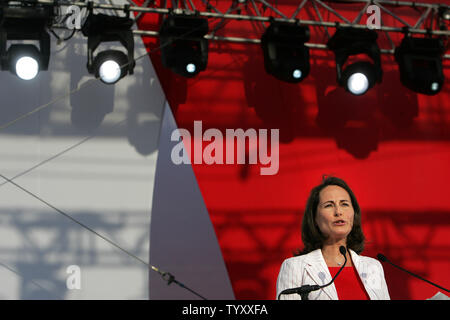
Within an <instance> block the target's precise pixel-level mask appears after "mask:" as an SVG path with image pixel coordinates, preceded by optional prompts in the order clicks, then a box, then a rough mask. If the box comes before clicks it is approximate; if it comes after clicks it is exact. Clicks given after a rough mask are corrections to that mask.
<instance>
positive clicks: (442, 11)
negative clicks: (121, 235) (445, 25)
mask: <svg viewBox="0 0 450 320" xmlns="http://www.w3.org/2000/svg"><path fill="white" fill-rule="evenodd" d="M439 15H440V17H441V18H442V19H444V20H447V21H450V7H447V6H442V7H440V8H439Z"/></svg>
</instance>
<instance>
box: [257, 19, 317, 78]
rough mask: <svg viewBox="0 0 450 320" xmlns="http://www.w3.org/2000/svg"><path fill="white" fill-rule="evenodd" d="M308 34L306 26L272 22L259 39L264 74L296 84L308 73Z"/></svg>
mask: <svg viewBox="0 0 450 320" xmlns="http://www.w3.org/2000/svg"><path fill="white" fill-rule="evenodd" d="M309 37H310V32H309V28H308V27H306V26H299V25H298V24H293V23H285V22H272V23H271V24H270V26H269V27H268V28H267V30H266V31H265V32H264V34H263V35H262V37H261V47H262V49H263V53H264V66H265V69H266V72H267V73H269V74H271V75H273V76H274V77H275V78H277V79H279V80H282V81H286V82H291V83H298V82H301V81H302V80H303V79H305V78H306V77H307V76H308V74H309V71H310V62H309V48H308V47H306V46H305V43H306V42H307V41H309Z"/></svg>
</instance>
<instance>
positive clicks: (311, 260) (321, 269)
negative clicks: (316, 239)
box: [304, 249, 338, 300]
mask: <svg viewBox="0 0 450 320" xmlns="http://www.w3.org/2000/svg"><path fill="white" fill-rule="evenodd" d="M304 261H305V263H306V272H308V274H309V276H310V277H311V278H312V279H313V280H314V282H315V283H316V284H317V285H319V286H322V285H324V284H327V283H329V282H330V281H331V279H332V278H331V274H330V271H329V270H328V266H327V264H326V263H325V259H324V258H323V255H322V250H321V249H317V250H314V251H311V252H310V253H308V254H307V255H306V256H305V260H304ZM321 290H323V292H324V293H325V294H326V295H327V296H328V297H329V298H330V299H332V300H337V299H338V296H337V292H336V287H335V286H334V284H331V285H329V286H327V287H325V288H323V289H321Z"/></svg>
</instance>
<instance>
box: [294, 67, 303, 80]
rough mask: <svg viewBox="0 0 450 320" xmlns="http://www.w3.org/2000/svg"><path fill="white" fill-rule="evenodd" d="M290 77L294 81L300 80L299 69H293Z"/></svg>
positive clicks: (300, 73) (300, 72)
mask: <svg viewBox="0 0 450 320" xmlns="http://www.w3.org/2000/svg"><path fill="white" fill-rule="evenodd" d="M292 76H293V77H294V79H300V78H301V77H302V71H301V70H299V69H295V70H294V72H293V73H292Z"/></svg>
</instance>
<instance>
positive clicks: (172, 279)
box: [0, 173, 207, 300]
mask: <svg viewBox="0 0 450 320" xmlns="http://www.w3.org/2000/svg"><path fill="white" fill-rule="evenodd" d="M0 178H3V179H4V180H6V181H7V182H8V183H11V184H12V185H14V186H15V187H17V188H18V189H20V190H22V191H23V192H25V193H26V194H28V195H30V196H31V197H33V198H35V199H36V200H38V201H40V202H41V203H43V204H45V205H46V206H47V207H49V208H51V209H53V210H54V211H56V212H58V213H59V214H61V215H63V216H64V217H66V218H67V219H69V220H71V221H72V222H74V223H76V224H78V225H79V226H81V227H82V228H84V229H86V230H88V231H90V232H91V233H93V234H95V235H96V236H97V237H99V238H101V239H103V240H104V241H106V242H108V243H109V244H110V245H112V246H114V247H115V248H117V249H119V250H120V251H122V252H123V253H125V254H127V255H128V256H130V257H132V258H133V259H135V260H137V261H139V262H141V263H142V264H144V265H146V266H147V267H148V268H149V269H151V270H153V271H156V272H158V273H159V274H160V275H161V276H162V278H163V279H164V280H166V281H167V282H168V284H169V285H170V284H171V283H172V282H173V283H176V284H177V285H179V286H180V287H181V288H184V289H186V290H188V291H189V292H191V293H193V294H195V295H196V296H198V297H199V298H201V299H203V300H207V299H206V298H205V297H203V296H202V295H200V294H199V293H197V292H195V291H194V290H192V289H190V288H189V287H187V286H186V285H184V284H183V283H181V282H179V281H177V280H176V279H175V277H174V276H173V275H172V274H171V273H169V272H164V271H162V270H160V269H159V268H157V267H155V266H153V265H151V264H149V263H147V262H145V261H144V260H142V259H141V258H139V257H138V256H136V255H135V254H133V253H131V252H129V251H128V250H126V249H124V248H122V247H121V246H119V245H118V244H116V243H115V242H113V241H111V240H110V239H108V238H106V237H105V236H103V235H101V234H100V233H98V232H97V231H95V230H94V229H92V228H90V227H89V226H87V225H85V224H84V223H82V222H80V221H78V220H76V219H75V218H73V217H72V216H70V215H69V214H67V213H66V212H64V211H62V210H60V209H58V208H57V207H55V206H54V205H52V204H50V203H49V202H47V201H45V200H44V199H42V198H41V197H39V196H37V195H36V194H34V193H32V192H31V191H29V190H27V189H25V188H24V187H22V186H21V185H19V184H17V183H15V182H14V181H12V180H11V179H8V178H7V177H5V176H4V175H3V174H1V173H0Z"/></svg>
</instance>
